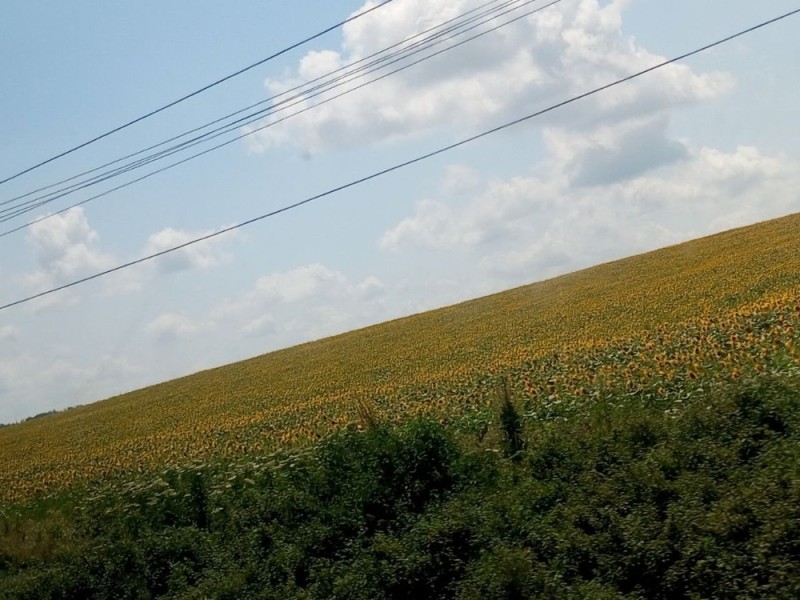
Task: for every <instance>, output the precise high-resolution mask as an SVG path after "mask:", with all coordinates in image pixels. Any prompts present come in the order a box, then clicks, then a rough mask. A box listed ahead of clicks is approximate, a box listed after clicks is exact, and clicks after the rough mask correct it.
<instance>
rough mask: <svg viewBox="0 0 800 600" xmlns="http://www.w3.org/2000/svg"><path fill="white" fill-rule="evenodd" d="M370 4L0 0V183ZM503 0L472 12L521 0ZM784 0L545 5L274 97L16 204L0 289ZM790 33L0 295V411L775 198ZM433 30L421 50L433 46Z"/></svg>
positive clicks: (463, 5) (759, 13) (428, 13)
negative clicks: (116, 172)
mask: <svg viewBox="0 0 800 600" xmlns="http://www.w3.org/2000/svg"><path fill="white" fill-rule="evenodd" d="M486 1H487V0H394V1H393V2H391V3H390V4H388V5H386V6H384V7H381V8H379V9H377V10H375V11H374V12H372V13H370V14H369V15H368V16H365V17H363V18H360V19H358V20H355V21H353V22H351V23H349V24H348V25H346V26H345V27H344V28H342V29H339V30H336V31H334V32H331V33H329V34H327V35H325V36H322V37H320V38H319V39H316V40H314V41H313V42H311V43H309V44H306V45H304V46H302V47H300V48H298V49H295V50H293V51H291V52H287V53H286V54H283V55H282V56H280V57H278V58H277V59H275V60H272V61H269V62H266V63H265V64H262V65H260V66H258V67H257V68H254V69H252V70H249V71H247V72H246V73H244V74H242V75H241V76H238V77H236V78H234V79H232V80H230V81H228V82H226V83H224V84H221V85H219V86H216V87H214V88H212V89H210V90H208V91H207V92H204V93H202V94H199V95H198V96H196V97H193V98H191V99H190V100H187V101H185V102H182V103H180V104H179V105H177V106H175V107H173V108H171V109H169V110H165V111H163V112H161V113H159V114H157V115H155V116H153V117H152V118H149V119H146V120H145V121H142V122H140V123H137V124H136V125H134V126H131V127H129V128H127V129H125V130H123V131H120V132H119V133H117V134H115V135H112V136H109V137H107V138H105V139H103V140H101V141H98V142H97V143H94V144H91V145H90V146H87V147H86V148H84V149H82V150H79V151H76V152H74V153H71V154H69V155H68V156H65V157H63V158H61V159H59V160H56V161H53V162H52V163H49V164H47V165H45V166H43V167H41V168H38V169H35V170H34V171H31V172H30V173H27V174H25V175H23V176H20V177H18V178H16V179H14V180H12V181H9V182H7V183H5V184H2V185H0V202H9V201H11V203H10V204H2V205H0V209H2V208H4V207H8V206H10V205H13V202H15V201H13V199H14V198H16V197H17V196H20V195H22V194H26V193H29V192H31V191H33V190H37V189H39V188H42V187H44V186H47V185H50V184H52V183H54V182H58V181H60V180H62V179H65V178H68V177H71V176H73V175H76V174H78V173H81V172H83V171H86V170H88V169H91V168H94V167H96V166H98V165H101V164H103V163H105V162H107V161H109V160H113V159H115V158H118V157H121V156H124V155H126V154H129V153H132V152H136V151H137V150H140V149H142V148H145V147H147V146H149V145H152V144H155V143H158V142H160V141H162V140H164V139H166V138H169V137H172V136H174V135H177V134H179V133H181V132H184V131H187V130H189V129H192V128H194V127H197V126H198V125H201V124H204V123H206V122H209V121H212V120H214V119H216V118H219V117H221V116H223V115H225V114H228V113H231V112H233V111H235V110H238V109H240V108H242V107H244V106H248V105H250V104H253V103H256V102H260V101H266V100H268V98H270V97H272V96H273V95H276V94H280V93H282V92H286V90H290V89H292V88H293V87H295V86H297V85H300V84H302V83H304V82H307V81H310V80H313V79H314V78H316V77H320V76H323V75H326V74H327V73H330V72H331V71H333V70H335V69H337V68H340V67H342V66H343V65H347V64H349V63H351V62H353V61H357V60H359V59H362V58H364V57H366V56H369V55H371V54H372V53H374V52H378V51H380V50H382V49H384V48H387V47H389V46H391V45H393V44H396V43H398V42H401V41H403V40H405V39H407V38H409V37H411V36H414V35H415V34H418V33H420V32H421V31H424V30H426V29H429V28H431V27H434V26H436V25H438V24H441V23H443V22H445V21H447V20H448V19H453V18H456V17H458V16H459V15H461V14H463V13H465V12H467V11H469V10H472V9H475V8H476V7H478V6H480V5H483V4H486ZM375 4H376V2H374V1H373V0H370V1H369V2H367V3H366V4H364V3H363V2H362V1H347V0H339V1H337V2H324V3H323V2H311V1H310V0H293V1H292V2H262V1H255V0H237V2H235V3H220V2H212V1H210V0H191V1H190V0H172V1H170V2H163V1H156V0H139V1H137V2H127V3H118V2H113V3H112V2H100V1H98V0H94V1H89V0H73V1H72V2H69V3H65V2H60V1H57V0H40V1H39V2H35V3H32V2H27V1H26V0H7V1H5V2H4V3H3V8H2V18H0V81H2V84H0V179H4V178H5V177H7V176H10V175H12V174H14V173H17V172H19V171H21V170H23V169H26V168H27V167H30V166H32V165H34V164H36V163H38V162H40V161H42V160H44V159H46V158H48V157H51V156H53V155H55V154H58V153H59V152H61V151H64V150H66V149H68V148H71V147H74V146H76V145H77V144H80V143H82V142H85V141H86V140H88V139H91V138H93V137H94V136H96V135H99V134H101V133H103V132H105V131H108V130H110V129H112V128H114V127H116V126H118V125H121V124H123V123H125V122H128V121H130V120H132V119H134V118H136V117H138V116H140V115H142V114H145V113H147V112H149V111H151V110H153V109H155V108H158V107H159V106H163V105H164V104H166V103H167V102H170V101H172V100H175V99H177V98H180V97H182V96H183V95H185V94H187V93H188V92H191V91H193V90H196V89H199V88H200V87H203V86H204V85H206V84H208V83H210V82H212V81H215V80H218V79H220V78H221V77H224V76H226V75H227V74H229V73H232V72H234V71H236V70H238V69H240V68H242V67H244V66H247V65H250V64H253V63H255V62H257V61H259V60H261V59H262V58H264V57H266V56H269V55H271V54H272V53H274V52H276V51H278V50H280V49H282V48H286V47H288V46H290V45H292V44H294V43H295V42H297V41H299V40H301V39H303V38H305V37H308V36H309V35H311V34H313V33H316V32H318V31H321V30H323V29H325V28H327V27H329V26H330V25H333V24H335V23H337V22H339V21H341V20H343V19H344V18H346V17H347V16H349V15H352V14H354V13H356V12H358V11H361V10H363V9H365V8H368V7H372V6H374V5H375ZM499 4H500V2H499V1H498V2H495V3H494V6H497V5H499ZM522 4H523V2H522V0H520V1H519V2H516V3H511V4H508V7H509V9H511V8H514V9H516V12H513V13H509V14H508V15H507V16H505V17H498V18H497V19H495V20H494V21H492V23H491V24H488V25H483V26H482V27H483V29H487V28H488V27H489V26H490V25H500V24H501V23H504V22H505V21H507V20H509V19H510V18H511V17H514V16H521V15H522V13H524V12H526V11H531V10H533V9H534V8H537V7H541V6H543V5H544V2H543V1H541V0H540V1H539V2H538V3H537V2H533V3H530V4H527V5H526V7H522V8H520V5H522ZM798 7H800V3H798V2H797V0H794V1H783V0H772V1H770V2H760V3H755V2H745V1H744V0H728V1H726V2H724V3H723V2H719V1H717V2H711V1H709V0H673V1H671V2H656V1H655V0H613V1H600V0H562V1H561V2H559V3H557V4H555V5H553V6H551V7H548V8H542V10H541V11H539V12H537V13H535V14H531V15H528V16H526V17H524V18H521V19H519V20H518V21H516V22H515V23H512V24H510V25H507V26H504V27H501V28H499V29H497V30H496V31H494V32H491V33H487V34H486V35H484V36H482V37H480V38H478V39H475V40H472V41H470V42H467V43H464V44H462V45H460V46H457V47H452V48H450V49H449V50H448V51H446V52H442V53H441V54H440V55H438V56H436V57H433V58H431V59H430V60H426V61H424V62H422V63H420V64H418V65H415V66H412V67H409V68H407V69H405V70H403V71H402V72H398V73H396V74H394V75H391V76H388V77H386V78H384V79H382V80H380V81H377V82H374V83H371V84H369V85H365V86H363V87H362V88H361V89H358V90H355V91H353V92H352V93H348V94H346V95H343V96H342V97H340V98H335V99H332V100H330V101H329V102H327V103H325V104H323V105H319V106H315V103H316V102H317V101H319V100H322V99H326V98H328V97H330V96H333V95H334V93H338V92H340V91H343V90H345V89H347V88H340V89H339V90H337V92H328V96H319V97H317V98H313V97H303V98H300V99H299V101H301V102H302V103H301V104H297V106H296V109H295V108H292V109H290V110H288V111H286V112H284V113H282V114H280V115H277V114H276V115H272V116H265V117H263V118H262V119H261V120H259V121H258V122H257V123H255V124H253V125H250V126H247V127H243V128H240V129H238V130H237V131H236V132H235V133H237V134H249V135H247V136H245V137H243V138H242V139H241V140H238V141H236V142H234V143H232V144H230V145H228V146H226V147H225V148H223V149H220V150H219V151H216V152H212V153H209V154H207V155H205V156H202V157H200V158H198V159H197V160H193V161H191V162H189V163H187V164H185V165H181V166H178V167H176V168H174V169H171V170H169V171H167V172H164V173H161V174H157V175H154V176H152V177H150V178H148V179H146V180H144V181H141V182H139V183H137V184H135V185H131V186H129V187H126V188H124V189H121V190H119V191H117V192H114V193H110V194H108V195H107V196H104V197H101V198H97V199H95V200H91V201H89V202H86V203H85V204H83V205H81V206H77V207H74V208H71V209H69V210H65V211H64V212H61V213H58V214H56V211H61V210H63V209H66V208H67V207H68V206H71V205H72V204H75V203H78V202H82V201H83V200H86V199H88V198H90V197H91V196H92V195H94V194H96V193H98V192H102V191H105V190H107V189H109V188H112V187H114V186H115V185H118V184H119V183H122V182H125V181H127V180H129V179H133V178H134V177H135V176H136V175H137V174H143V173H146V172H147V171H146V170H144V171H136V172H134V173H131V174H126V175H123V176H122V177H120V178H119V179H115V180H112V181H109V182H105V183H103V184H100V185H98V186H95V187H92V188H89V189H87V190H81V191H78V192H76V193H74V194H71V195H68V196H65V197H64V198H61V199H58V200H56V201H53V202H51V203H49V204H47V205H46V206H42V207H39V208H38V209H37V210H35V211H32V212H29V213H26V214H24V215H20V216H18V217H15V218H13V219H11V220H8V221H6V222H0V233H3V232H5V231H7V230H9V229H12V228H15V227H19V226H25V227H23V228H22V229H20V230H19V231H16V232H14V233H11V234H9V235H5V236H2V237H0V281H1V282H2V284H0V305H3V304H7V303H10V302H14V301H16V300H18V299H21V298H24V297H27V296H30V295H32V294H36V293H38V292H40V291H44V290H47V289H50V288H53V287H56V286H59V285H63V284H65V283H69V282H71V281H74V280H76V279H78V278H81V277H85V276H88V275H92V274H94V273H97V272H99V271H102V270H105V269H109V268H112V267H114V266H116V265H119V264H121V263H124V262H128V261H131V260H135V259H137V258H139V257H142V256H145V255H148V254H152V253H154V252H158V251H161V250H164V249H168V248H170V247H173V246H175V245H177V244H181V243H183V242H185V241H188V240H191V239H194V238H196V237H198V236H201V235H205V234H208V233H213V232H216V231H219V230H221V229H223V228H225V227H228V226H231V225H234V224H237V223H240V222H243V221H246V220H248V219H250V218H252V217H255V216H258V215H262V214H265V213H268V212H270V211H273V210H276V209H278V208H281V207H283V206H286V205H289V204H292V203H295V202H298V201H302V200H304V199H306V198H309V197H311V196H314V195H317V194H320V193H322V192H325V191H327V190H330V189H333V188H336V187H338V186H341V185H343V184H346V183H348V182H351V181H353V180H356V179H359V178H361V177H364V176H366V175H369V174H371V173H374V172H377V171H380V170H382V169H385V168H387V167H390V166H392V165H394V164H397V163H401V162H404V161H407V160H410V159H412V158H415V157H417V156H420V155H423V154H426V153H428V152H431V151H433V150H436V149H438V148H441V147H444V146H447V145H449V144H453V143H454V142H457V141H459V140H462V139H465V138H468V137H471V136H474V135H476V134H478V133H480V132H483V131H486V130H488V129H491V128H493V127H496V126H498V125H501V124H503V123H506V122H509V121H512V120H514V119H517V118H519V117H522V116H525V115H527V114H530V113H533V112H536V111H539V110H541V109H544V108H547V107H549V106H551V105H553V104H556V103H558V102H561V101H563V100H566V99H569V98H571V97H573V96H576V95H579V94H582V93H584V92H587V91H589V90H591V89H593V88H596V87H599V86H601V85H604V84H607V83H610V82H612V81H614V80H616V79H619V78H621V77H625V76H627V75H629V74H631V73H634V72H636V71H639V70H642V69H645V68H647V67H649V66H651V65H654V64H657V63H659V62H661V61H663V60H664V59H666V58H671V57H673V56H675V55H679V54H682V53H684V52H688V51H691V50H693V49H695V48H697V47H700V46H703V45H705V44H708V43H710V42H713V41H716V40H717V39H719V38H722V37H725V36H727V35H729V34H732V33H735V32H736V31H738V30H740V29H744V28H746V27H748V26H750V25H753V24H755V23H757V22H760V21H763V20H766V19H769V18H771V17H775V16H778V15H779V14H782V13H785V12H788V11H790V10H793V9H796V8H798ZM472 14H476V13H472ZM478 31H482V29H476V30H474V31H473V34H474V33H477V32H478ZM798 31H800V16H795V17H791V18H789V19H787V20H784V21H782V22H780V23H777V24H775V25H773V26H770V27H769V28H766V29H764V30H761V31H758V32H755V33H753V34H751V35H749V36H746V37H744V38H739V39H737V40H735V41H733V42H731V43H729V44H726V45H724V46H721V47H717V48H715V49H713V50H711V51H709V52H707V53H704V54H702V55H699V56H696V57H693V58H691V59H689V60H687V61H685V62H682V63H678V64H674V65H671V66H669V67H666V68H663V69H660V70H658V71H655V72H653V73H650V74H648V75H646V76H643V77H641V78H639V79H637V80H635V81H633V82H630V83H627V84H624V85H620V86H617V87H614V88H612V89H610V90H607V91H606V92H604V93H601V94H597V95H594V96H591V97H589V98H586V99H584V100H581V101H578V102H575V103H572V104H570V105H568V106H566V107H564V108H561V109H558V110H554V111H552V112H549V113H547V114H545V115H543V116H541V117H538V118H535V119H531V120H529V121H527V122H525V123H523V124H520V125H518V126H515V127H512V128H509V129H506V130H504V131H502V132H498V133H496V134H493V135H491V136H487V137H485V138H482V139H480V140H478V141H475V142H473V143H470V144H468V145H464V146H461V147H459V148H457V149H454V150H453V151H450V152H447V153H444V154H441V155H438V156H435V157H433V158H431V159H429V160H425V161H422V162H419V163H417V164H414V165H411V166H409V167H406V168H404V169H401V170H398V171H395V172H392V173H389V174H387V175H385V176H381V177H378V178H375V179H372V180H370V181H368V182H365V183H363V184H360V185H357V186H354V187H351V188H348V189H346V190H343V191H341V192H338V193H336V194H332V195H330V196H326V197H324V198H321V199H319V200H318V201H315V202H313V203H310V204H307V205H304V206H301V207H299V208H297V209H296V210H292V211H288V212H285V213H281V214H279V215H276V216H275V217H273V218H269V219H265V220H262V221H260V222H257V223H254V224H252V225H250V226H247V227H243V228H240V229H237V230H235V231H233V232H230V233H226V234H224V235H221V236H218V237H215V238H213V239H212V240H209V241H207V242H204V243H202V244H198V245H194V246H190V247H188V248H186V249H184V250H181V251H178V252H175V253H172V254H169V255H167V256H164V257H161V258H159V259H156V260H153V261H149V262H147V263H143V264H140V265H137V266H135V267H132V268H129V269H125V270H122V271H120V272H118V273H115V274H113V275H109V276H107V277H103V278H99V279H96V280H93V281H90V282H88V283H85V284H82V285H80V286H75V287H73V288H70V289H68V290H65V291H62V292H58V293H55V294H51V295H48V296H46V297H43V298H41V299H39V300H36V301H33V302H29V303H26V304H23V305H19V306H15V307H12V308H8V309H5V310H1V311H0V422H5V423H10V422H15V421H18V420H20V419H23V418H25V417H28V416H31V415H34V414H38V413H41V412H45V411H49V410H57V409H63V408H66V407H69V406H74V405H78V404H85V403H88V402H93V401H96V400H99V399H102V398H106V397H109V396H112V395H116V394H119V393H123V392H125V391H129V390H133V389H137V388H140V387H143V386H146V385H150V384H153V383H157V382H160V381H165V380H168V379H171V378H174V377H177V376H181V375H185V374H189V373H193V372H196V371H199V370H202V369H206V368H209V367H213V366H218V365H222V364H226V363H230V362H233V361H236V360H239V359H243V358H248V357H251V356H256V355H259V354H263V353H265V352H269V351H272V350H275V349H279V348H283V347H287V346H291V345H294V344H297V343H301V342H304V341H308V340H313V339H318V338H321V337H325V336H328V335H332V334H336V333H340V332H343V331H348V330H351V329H354V328H358V327H362V326H366V325H369V324H373V323H378V322H382V321H386V320H388V319H392V318H396V317H399V316H402V315H408V314H413V313H417V312H421V311H424V310H428V309H431V308H435V307H438V306H444V305H448V304H452V303H455V302H459V301H462V300H466V299H470V298H474V297H478V296H482V295H485V294H488V293H492V292H496V291H500V290H504V289H508V288H511V287H515V286H519V285H523V284H526V283H531V282H534V281H538V280H542V279H545V278H549V277H552V276H555V275H558V274H562V273H567V272H571V271H575V270H577V269H581V268H584V267H588V266H591V265H594V264H598V263H601V262H605V261H608V260H612V259H616V258H621V257H624V256H630V255H634V254H638V253H641V252H644V251H648V250H652V249H656V248H660V247H664V246H667V245H671V244H675V243H679V242H682V241H685V240H689V239H693V238H697V237H700V236H704V235H708V234H711V233H714V232H717V231H722V230H725V229H730V228H733V227H738V226H742V225H747V224H750V223H755V222H758V221H762V220H765V219H769V218H774V217H779V216H782V215H787V214H791V213H793V212H797V211H800V136H798V135H796V133H797V131H800V85H798V84H800V73H799V72H798V70H797V63H796V59H797V57H798V56H800V36H798V35H797V34H798ZM466 37H468V36H467V35H463V36H462V37H461V38H458V40H463V39H465V38H466ZM444 42H445V43H443V44H442V45H441V46H437V48H436V49H437V50H438V49H443V48H447V47H450V46H454V44H455V40H449V41H448V40H444ZM432 51H433V50H431V52H432ZM399 64H403V63H399ZM360 81H361V80H358V81H356V82H355V83H352V84H348V85H350V86H351V87H355V85H356V83H358V82H360ZM266 106H269V104H267V105H266ZM299 109H307V110H305V112H301V113H298V114H295V115H293V116H291V117H290V118H286V119H283V120H282V121H281V122H276V121H278V120H279V119H280V118H281V117H283V116H288V115H289V114H290V113H291V112H297V110H299ZM256 128H262V129H261V130H260V131H255V129H256ZM226 139H227V138H226ZM160 164H161V163H159V165H160ZM165 164H166V163H165ZM152 168H154V167H152ZM152 168H151V170H152ZM30 197H31V196H28V198H30ZM16 202H18V201H16ZM2 214H6V215H7V214H8V213H2ZM0 218H2V216H0ZM34 220H36V221H38V222H36V223H32V224H31V222H32V221H34Z"/></svg>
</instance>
